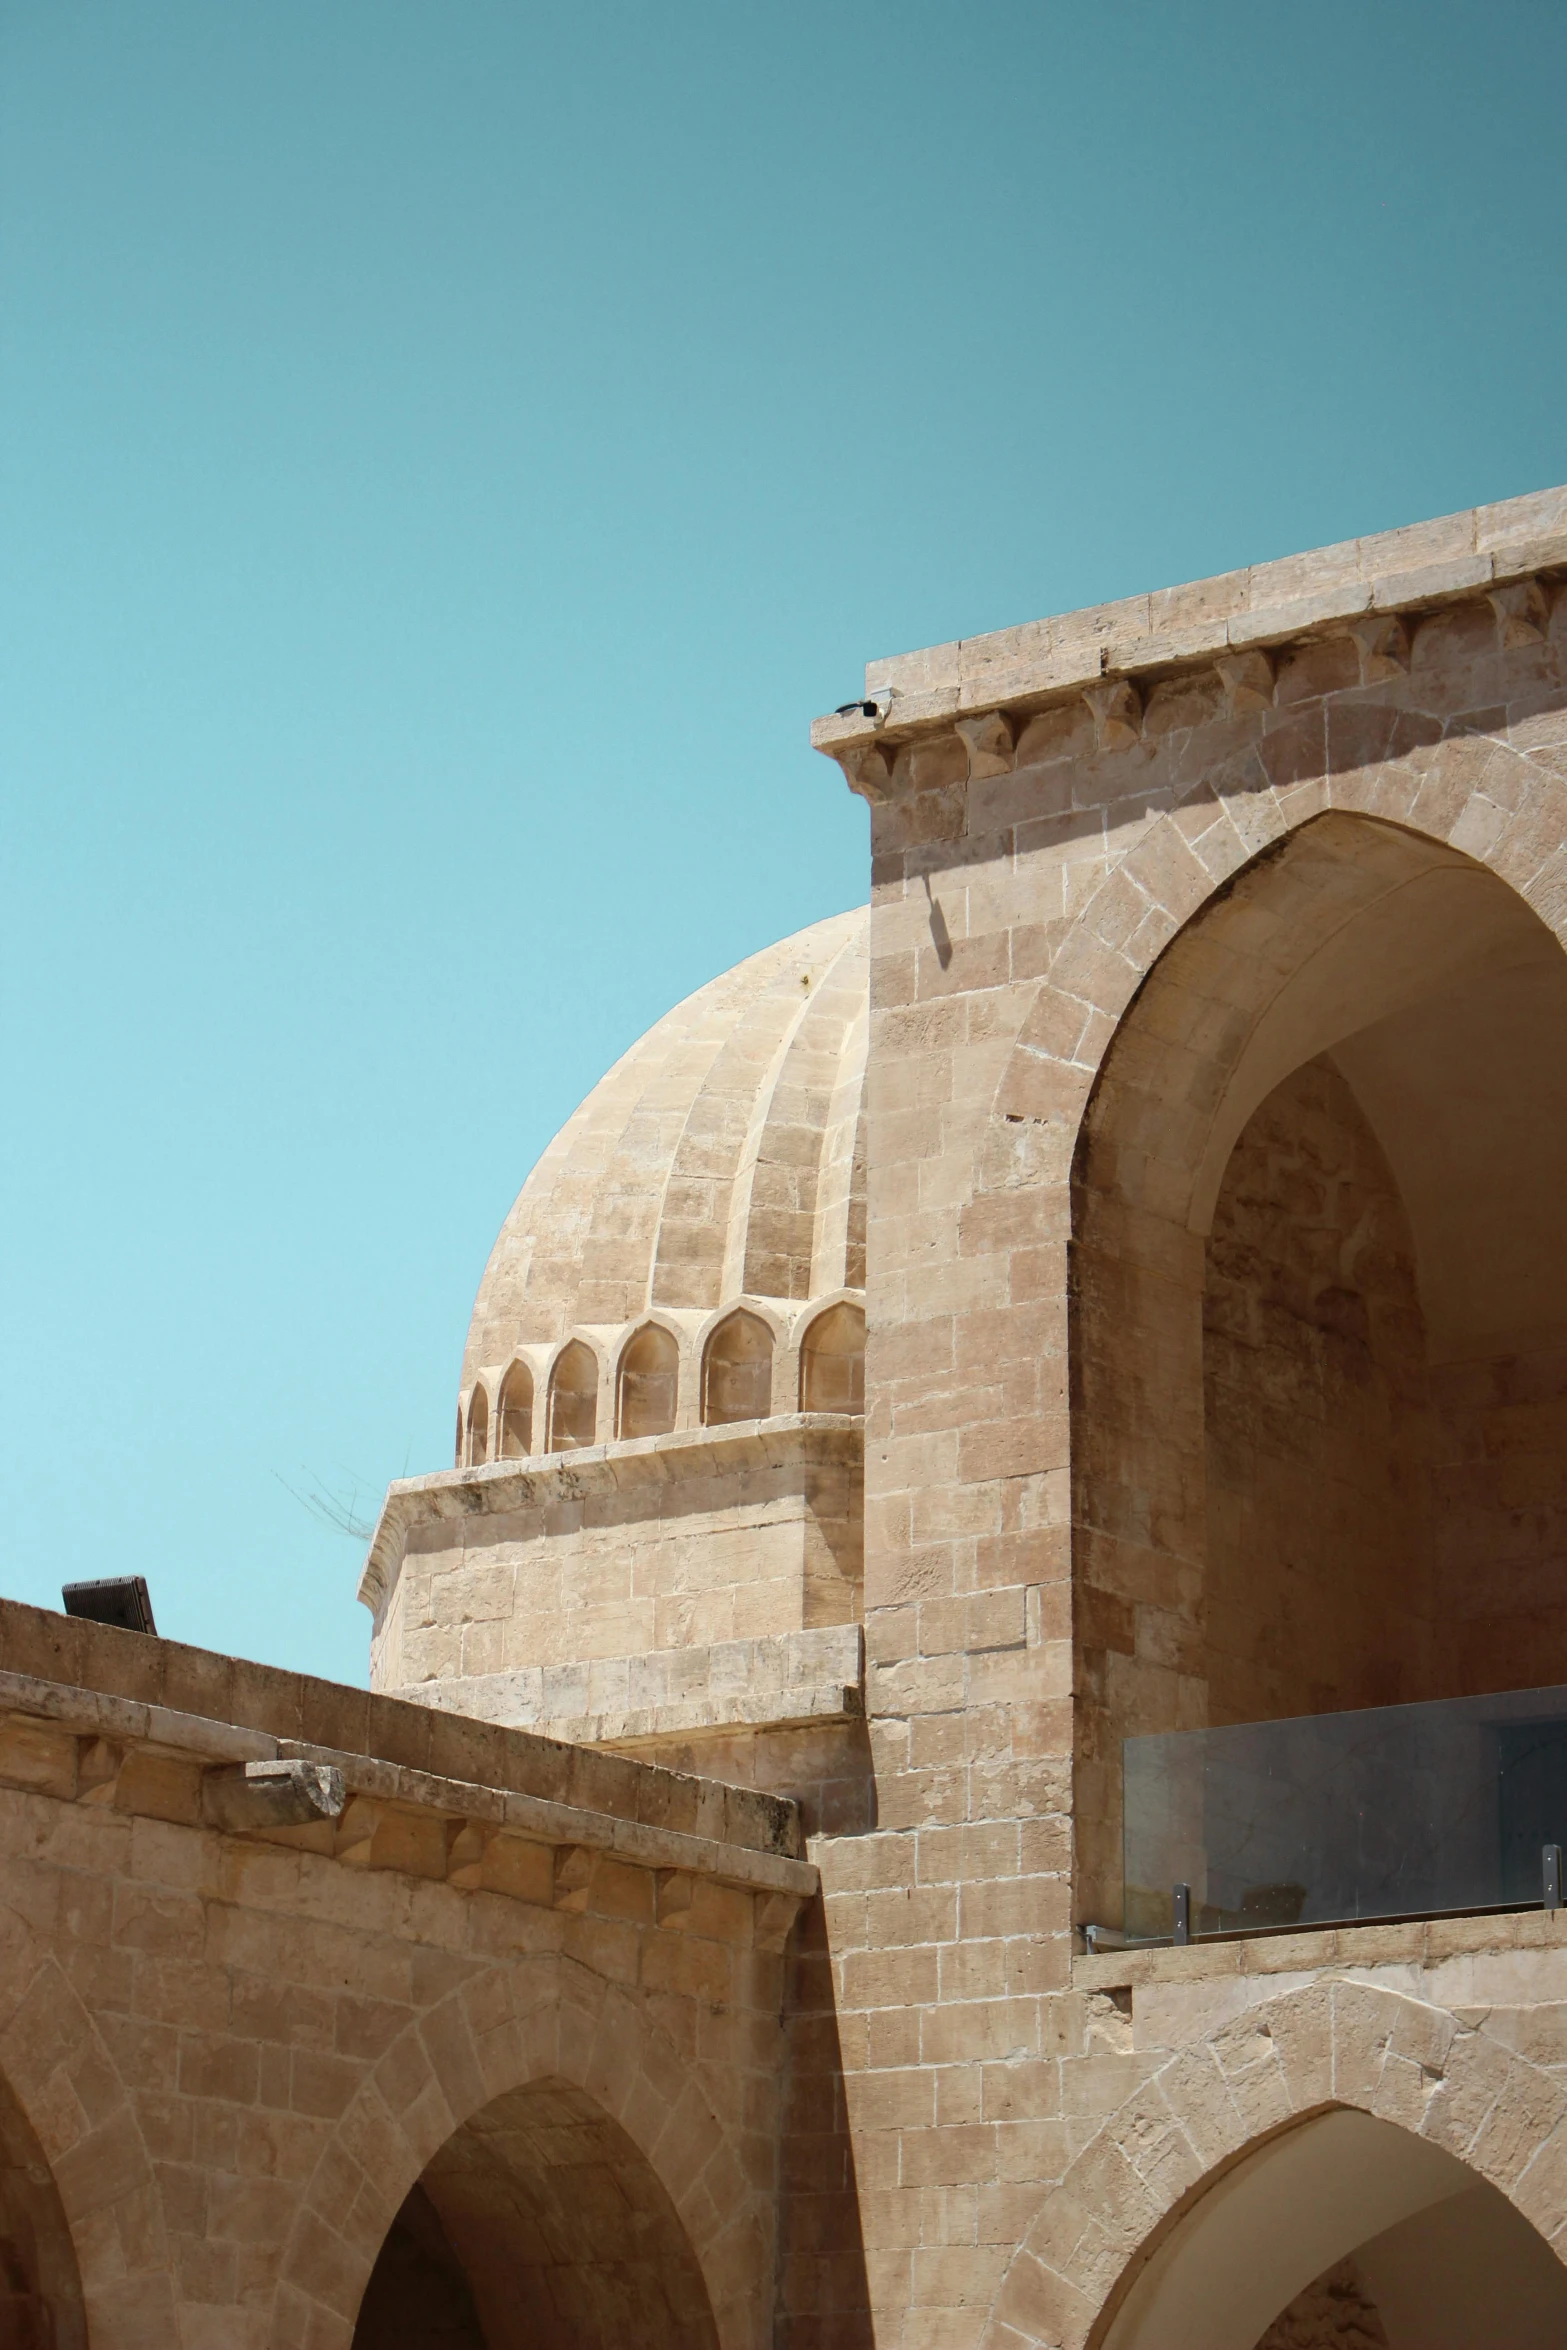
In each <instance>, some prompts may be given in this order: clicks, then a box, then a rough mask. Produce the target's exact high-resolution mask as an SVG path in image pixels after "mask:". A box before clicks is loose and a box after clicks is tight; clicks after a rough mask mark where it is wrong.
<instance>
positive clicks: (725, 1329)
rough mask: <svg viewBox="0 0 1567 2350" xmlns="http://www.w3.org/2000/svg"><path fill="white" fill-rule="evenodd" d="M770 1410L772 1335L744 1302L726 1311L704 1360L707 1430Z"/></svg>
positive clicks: (763, 1415) (764, 1414)
mask: <svg viewBox="0 0 1567 2350" xmlns="http://www.w3.org/2000/svg"><path fill="white" fill-rule="evenodd" d="M772 1408H773V1334H772V1332H771V1331H770V1330H769V1329H768V1327H767V1324H766V1323H765V1322H764V1321H763V1320H762V1317H761V1315H760V1314H751V1313H747V1311H746V1310H745V1308H744V1307H743V1306H741V1307H739V1308H737V1310H736V1311H735V1312H734V1313H732V1314H727V1315H726V1316H725V1317H724V1319H723V1321H721V1322H720V1323H719V1325H718V1327H717V1329H716V1330H715V1331H714V1332H713V1335H712V1337H711V1338H710V1339H709V1340H708V1342H707V1351H706V1353H705V1355H704V1356H703V1358H702V1419H703V1423H704V1425H705V1426H707V1427H709V1428H722V1427H725V1426H728V1425H730V1424H731V1423H733V1422H734V1421H736V1420H765V1419H766V1418H767V1417H768V1416H769V1414H770V1413H771V1411H772Z"/></svg>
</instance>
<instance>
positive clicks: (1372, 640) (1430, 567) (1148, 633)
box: [811, 488, 1567, 802]
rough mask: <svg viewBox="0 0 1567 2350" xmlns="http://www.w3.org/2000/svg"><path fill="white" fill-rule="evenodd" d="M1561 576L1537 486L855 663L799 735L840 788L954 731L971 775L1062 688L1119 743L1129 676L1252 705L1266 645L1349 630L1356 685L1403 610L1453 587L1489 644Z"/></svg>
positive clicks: (1507, 642) (1566, 496)
mask: <svg viewBox="0 0 1567 2350" xmlns="http://www.w3.org/2000/svg"><path fill="white" fill-rule="evenodd" d="M1553 574H1555V575H1557V576H1556V577H1552V576H1551V575H1553ZM1563 576H1567V488H1561V489H1553V490H1542V491H1539V492H1537V493H1535V494H1534V495H1532V496H1529V497H1523V498H1510V499H1507V500H1504V501H1503V502H1502V503H1500V504H1497V505H1492V506H1476V507H1473V508H1470V509H1469V510H1468V511H1467V512H1464V513H1461V514H1453V515H1448V516H1445V517H1444V518H1442V519H1441V520H1440V521H1436V522H1429V523H1418V524H1415V525H1413V526H1411V527H1410V528H1409V529H1406V530H1393V531H1384V532H1382V533H1380V534H1379V535H1377V536H1375V537H1372V538H1364V539H1351V540H1347V541H1345V542H1344V543H1343V544H1342V545H1339V546H1334V547H1324V548H1320V549H1318V550H1317V551H1316V552H1315V553H1312V554H1307V555H1298V556H1289V557H1287V558H1285V559H1284V560H1283V561H1280V562H1275V563H1259V564H1254V565H1253V566H1251V568H1250V569H1248V570H1245V571H1234V572H1229V573H1226V574H1224V575H1222V576H1221V577H1219V578H1216V579H1207V580H1198V581H1196V582H1194V583H1193V584H1192V585H1190V586H1187V587H1177V588H1168V589H1163V590H1161V591H1159V592H1157V593H1155V594H1151V595H1145V596H1130V597H1127V598H1125V599H1124V600H1123V601H1122V602H1120V603H1115V604H1106V605H1100V606H1097V607H1094V608H1092V609H1090V610H1087V611H1082V612H1071V613H1065V614H1062V615H1059V616H1058V617H1056V618H1054V619H1050V620H1041V621H1035V622H1032V623H1030V624H1028V625H1027V626H1025V627H1021V628H1012V629H1002V630H999V631H997V632H995V633H994V634H993V635H990V636H982V637H971V638H965V639H962V640H960V641H958V642H956V643H953V644H947V645H938V646H935V647H933V648H932V649H930V650H928V651H925V652H920V653H909V654H904V655H900V656H898V657H897V658H896V659H893V660H887V661H880V662H872V663H871V664H869V666H868V667H867V670H866V682H865V697H864V700H863V701H862V702H855V703H851V704H848V705H846V706H845V707H844V709H842V710H840V711H834V712H833V713H832V714H831V715H830V716H828V717H825V718H818V719H817V720H816V722H815V724H814V725H813V726H812V728H811V741H812V744H813V746H814V747H815V748H816V749H817V750H819V751H822V752H823V753H825V754H826V756H827V757H829V758H832V759H836V760H837V761H838V762H839V764H840V765H841V766H842V768H843V770H844V774H845V776H846V778H847V780H848V782H849V786H850V788H851V790H853V791H856V792H858V793H859V794H860V795H861V796H862V797H863V798H865V799H868V800H871V801H873V802H878V801H884V800H888V799H891V798H892V797H893V796H894V790H895V787H894V772H895V769H896V767H897V764H898V762H897V753H898V750H899V748H900V747H901V746H903V745H906V744H910V743H914V742H916V741H918V740H920V739H922V738H928V737H930V736H932V735H937V734H941V733H947V734H955V735H956V737H957V739H958V741H959V742H960V743H961V744H962V745H963V748H964V750H965V752H966V754H967V759H968V770H969V774H970V776H971V777H977V776H983V775H993V774H1000V773H1005V772H1006V770H1007V768H1008V767H1009V766H1010V764H1011V750H1012V746H1013V745H1014V744H1015V743H1016V740H1017V737H1018V734H1019V732H1020V731H1021V722H1022V721H1023V720H1025V719H1026V718H1027V717H1028V716H1030V715H1031V714H1032V713H1033V712H1035V711H1037V710H1041V709H1044V708H1047V707H1048V706H1050V705H1051V704H1052V703H1060V702H1064V701H1068V700H1071V699H1074V698H1079V697H1080V698H1081V699H1083V700H1085V701H1086V702H1087V703H1088V705H1089V707H1090V709H1091V710H1092V712H1093V716H1094V727H1095V741H1096V747H1097V748H1099V749H1101V750H1105V749H1115V748H1118V747H1124V746H1126V745H1127V744H1129V743H1131V742H1132V741H1134V740H1136V738H1137V735H1138V732H1139V728H1140V712H1141V701H1142V695H1143V692H1144V690H1145V686H1144V684H1143V683H1140V682H1139V681H1146V682H1147V683H1152V682H1153V681H1154V680H1155V679H1156V678H1159V677H1164V676H1169V675H1172V674H1176V673H1178V672H1180V671H1181V670H1185V669H1198V668H1207V669H1210V670H1213V669H1216V670H1217V672H1218V675H1219V678H1220V681H1221V684H1222V687H1223V690H1224V697H1225V706H1226V709H1227V710H1228V712H1229V713H1230V714H1231V715H1236V714H1238V713H1240V712H1243V711H1245V710H1248V709H1260V708H1263V707H1266V706H1268V705H1269V704H1271V702H1272V699H1273V677H1274V672H1275V669H1276V667H1277V659H1278V655H1279V654H1280V653H1281V652H1282V651H1283V649H1284V648H1286V647H1288V646H1291V645H1293V644H1295V643H1297V642H1298V641H1300V640H1304V639H1311V638H1320V637H1324V636H1330V635H1331V636H1346V635H1347V636H1350V637H1352V638H1353V639H1354V641H1355V644H1356V646H1357V648H1358V651H1359V656H1360V673H1361V682H1362V684H1371V683H1374V682H1375V681H1377V680H1379V679H1382V678H1388V677H1392V676H1395V675H1397V674H1399V673H1400V672H1401V671H1403V670H1406V669H1407V668H1408V665H1409V641H1410V629H1409V625H1408V621H1409V619H1410V618H1411V617H1412V616H1415V615H1419V614H1423V613H1427V612H1431V611H1435V610H1438V609H1440V608H1441V607H1442V606H1443V605H1446V604H1453V603H1458V602H1461V601H1464V600H1466V599H1473V598H1476V597H1480V596H1485V597H1487V598H1489V601H1490V604H1491V608H1492V610H1493V612H1494V613H1495V616H1496V623H1497V629H1498V634H1499V637H1500V640H1501V642H1502V644H1503V645H1504V646H1505V647H1508V648H1524V647H1528V646H1530V645H1534V644H1538V643H1539V642H1540V641H1542V639H1543V637H1544V635H1545V631H1546V627H1547V624H1548V622H1549V617H1550V610H1551V604H1552V601H1553V599H1554V596H1555V594H1556V592H1557V587H1558V584H1559V580H1560V578H1561V577H1563ZM904 764H905V767H906V765H907V762H905V763H904Z"/></svg>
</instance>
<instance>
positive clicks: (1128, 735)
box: [1083, 677, 1143, 751]
mask: <svg viewBox="0 0 1567 2350" xmlns="http://www.w3.org/2000/svg"><path fill="white" fill-rule="evenodd" d="M1083 699H1084V701H1085V702H1086V703H1087V704H1088V707H1089V708H1090V710H1092V712H1093V714H1094V749H1095V750H1096V751H1125V750H1129V749H1130V748H1131V746H1132V744H1133V743H1135V742H1136V741H1137V740H1138V739H1139V737H1140V736H1141V734H1142V731H1143V698H1142V695H1141V694H1140V693H1139V692H1138V690H1137V688H1136V686H1135V685H1133V683H1132V681H1131V679H1130V678H1127V677H1117V678H1112V679H1111V680H1110V681H1109V682H1108V683H1107V684H1105V685H1085V686H1084V688H1083Z"/></svg>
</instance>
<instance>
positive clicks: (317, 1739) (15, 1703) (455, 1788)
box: [0, 1601, 815, 1892]
mask: <svg viewBox="0 0 1567 2350" xmlns="http://www.w3.org/2000/svg"><path fill="white" fill-rule="evenodd" d="M0 1657H3V1658H4V1660H5V1665H6V1667H7V1670H5V1671H4V1672H3V1673H0V1716H4V1717H8V1718H10V1719H12V1720H15V1719H16V1718H17V1717H21V1718H22V1719H23V1721H24V1722H26V1721H31V1722H33V1723H36V1724H38V1725H39V1726H40V1728H41V1729H42V1730H47V1729H48V1727H49V1726H50V1725H52V1724H58V1725H59V1727H60V1729H61V1730H63V1731H67V1732H68V1733H69V1734H70V1736H71V1737H72V1738H74V1739H81V1738H86V1739H88V1740H91V1741H96V1742H97V1743H98V1744H99V1745H100V1746H101V1747H102V1748H103V1749H104V1754H103V1756H102V1758H100V1759H101V1767H102V1769H103V1771H104V1772H105V1773H106V1774H107V1773H109V1771H110V1770H111V1765H112V1769H113V1771H115V1772H117V1771H118V1769H119V1767H120V1766H119V1763H118V1762H115V1761H113V1760H112V1756H111V1755H110V1752H109V1750H110V1749H112V1748H121V1749H123V1748H125V1747H129V1746H132V1745H134V1746H138V1747H140V1746H147V1747H151V1748H154V1749H157V1750H158V1751H159V1752H166V1753H168V1754H171V1755H177V1756H178V1755H184V1756H188V1757H190V1758H191V1762H192V1764H193V1766H199V1765H200V1764H203V1763H225V1764H232V1763H236V1762H247V1761H253V1760H255V1761H259V1760H269V1759H273V1758H284V1757H288V1756H300V1757H303V1758H306V1759H309V1760H312V1761H317V1762H322V1763H328V1764H331V1765H332V1766H334V1767H335V1768H337V1769H338V1770H340V1771H341V1772H342V1774H343V1779H344V1783H345V1786H346V1787H347V1789H348V1790H349V1793H350V1795H351V1796H354V1795H358V1796H362V1797H365V1798H370V1799H377V1800H381V1801H384V1802H391V1803H395V1804H399V1805H408V1806H412V1807H414V1808H421V1809H428V1810H435V1811H440V1812H444V1813H446V1814H448V1815H450V1816H451V1817H452V1818H453V1819H454V1820H462V1819H473V1820H476V1821H478V1820H488V1821H491V1822H493V1823H495V1824H505V1825H507V1826H510V1827H512V1828H515V1829H517V1830H519V1831H522V1830H526V1832H528V1833H530V1834H534V1835H536V1836H538V1837H539V1838H540V1839H541V1840H543V1841H547V1842H559V1843H567V1842H574V1843H579V1844H584V1845H592V1846H594V1847H595V1848H602V1849H604V1850H613V1851H615V1852H617V1853H622V1852H623V1853H624V1854H625V1855H626V1856H628V1857H636V1858H638V1859H640V1860H642V1861H643V1862H644V1864H645V1865H647V1866H650V1867H670V1866H680V1867H685V1868H694V1867H698V1866H701V1867H702V1868H704V1869H705V1870H706V1871H708V1873H713V1874H717V1873H720V1859H721V1856H722V1855H724V1854H728V1855H729V1856H730V1857H729V1859H728V1860H727V1861H726V1862H724V1863H723V1868H724V1869H725V1870H727V1871H728V1872H729V1881H731V1882H740V1881H745V1882H751V1881H752V1879H753V1877H754V1878H755V1881H756V1882H758V1883H761V1882H764V1881H765V1882H766V1883H768V1884H769V1885H771V1884H772V1883H774V1882H775V1881H776V1882H777V1883H779V1884H780V1885H781V1884H782V1883H783V1882H784V1879H782V1878H777V1876H776V1871H777V1868H778V1866H783V1867H784V1868H785V1872H786V1876H788V1882H789V1883H790V1884H791V1885H794V1882H795V1880H794V1877H793V1876H792V1875H789V1874H788V1872H789V1871H792V1870H803V1873H802V1874H801V1876H800V1881H799V1884H798V1885H797V1886H796V1887H795V1889H796V1890H798V1891H801V1892H804V1891H808V1890H809V1888H810V1885H812V1884H814V1882H815V1878H814V1872H812V1871H810V1870H809V1869H804V1868H803V1863H802V1862H801V1859H800V1855H801V1853H802V1849H803V1846H802V1837H801V1830H800V1823H799V1815H798V1812H797V1810H796V1807H795V1806H794V1805H793V1804H792V1803H790V1802H789V1801H788V1800H787V1799H785V1798H783V1797H779V1796H773V1795H763V1794H758V1793H755V1792H753V1791H751V1790H749V1789H746V1788H735V1787H724V1786H721V1785H719V1784H718V1783H716V1782H715V1781H711V1780H706V1779H698V1778H695V1777H692V1776H690V1775H689V1774H686V1773H682V1772H675V1771H669V1770H664V1769H661V1768H659V1767H658V1766H657V1765H655V1764H651V1763H646V1762H641V1761H637V1760H634V1759H632V1758H630V1757H626V1756H620V1755H610V1754H598V1753H592V1752H589V1751H587V1750H585V1749H583V1748H581V1747H574V1746H567V1745H563V1744H561V1743H559V1742H558V1741H556V1740H553V1739H549V1738H543V1737H539V1736H537V1735H534V1734H533V1733H530V1732H528V1731H524V1730H517V1729H510V1728H507V1727H504V1726H503V1725H501V1724H499V1723H496V1722H478V1721H472V1720H468V1719H464V1718H462V1717H460V1716H458V1715H455V1714H451V1713H442V1712H438V1711H436V1709H435V1708H434V1707H432V1706H428V1705H410V1704H407V1703H404V1702H403V1701H401V1700H400V1699H397V1698H390V1697H379V1696H372V1695H371V1694H370V1693H369V1691H367V1690H355V1689H346V1688H342V1687H339V1686H337V1685H336V1684H334V1683H332V1682H328V1681H314V1680H311V1679H310V1678H309V1677H308V1676H306V1675H303V1674H295V1673H287V1672H280V1671H278V1670H276V1669H275V1668H273V1667H270V1666H267V1665H255V1664H249V1663H246V1662H245V1661H244V1660H242V1659H240V1658H235V1657H225V1656H217V1655H213V1654H212V1653H210V1652H209V1651H207V1650H205V1649H197V1648H186V1647H184V1646H183V1645H182V1644H181V1643H179V1642H178V1641H173V1640H161V1639H158V1638H156V1637H152V1636H149V1635H147V1634H144V1633H137V1632H120V1631H116V1630H113V1629H112V1628H110V1627H108V1626H104V1625H99V1624H89V1623H84V1622H81V1621H78V1620H76V1619H74V1618H71V1617H67V1616H56V1615H53V1614H51V1613H50V1612H49V1611H47V1610H45V1609H43V1608H31V1607H25V1606H23V1605H22V1604H21V1603H19V1602H16V1601H5V1602H0ZM13 1745H14V1746H15V1748H16V1751H17V1752H18V1753H20V1752H22V1750H23V1749H24V1748H25V1747H26V1745H27V1740H26V1738H25V1736H24V1737H22V1738H21V1739H20V1740H16V1739H13ZM89 1767H98V1766H97V1765H90V1766H89ZM29 1768H31V1766H29ZM38 1768H39V1770H41V1771H43V1772H44V1775H45V1783H46V1784H47V1785H48V1787H49V1789H50V1791H51V1792H57V1793H60V1794H63V1795H65V1796H66V1797H67V1799H74V1798H76V1797H77V1796H79V1795H80V1793H81V1791H82V1790H81V1787H80V1785H79V1783H78V1780H77V1779H76V1777H75V1776H72V1777H71V1779H70V1785H69V1787H67V1786H66V1784H65V1779H64V1777H63V1776H61V1775H60V1774H63V1773H66V1772H67V1771H68V1770H69V1771H70V1772H74V1771H75V1769H76V1762H75V1761H74V1760H72V1759H71V1758H68V1757H67V1756H66V1755H65V1754H64V1751H63V1749H62V1751H61V1753H60V1754H59V1756H58V1757H53V1758H51V1759H49V1760H48V1761H47V1763H46V1762H43V1761H41V1762H40V1763H39V1764H38ZM6 1775H7V1774H6V1773H5V1771H4V1768H3V1766H0V1778H3V1777H4V1776H6ZM24 1781H25V1774H24ZM57 1781H58V1783H57ZM197 1792H198V1790H197V1788H196V1783H195V1781H194V1780H192V1785H191V1789H190V1790H189V1793H190V1795H191V1798H192V1800H194V1798H195V1795H196V1793H197ZM179 1800H180V1801H181V1802H182V1803H183V1801H184V1800H185V1798H184V1796H183V1795H181V1797H180V1799H179ZM352 1808H353V1807H352V1804H350V1807H349V1809H350V1812H351V1811H352ZM195 1816H199V1804H198V1805H197V1810H196V1812H195V1813H194V1814H193V1817H195ZM302 1833H304V1834H306V1835H314V1834H315V1833H316V1831H315V1830H313V1829H312V1830H306V1831H302ZM676 1846H678V1847H679V1848H680V1850H681V1852H682V1853H683V1854H684V1855H685V1857H684V1858H683V1859H681V1860H679V1861H678V1862H677V1861H676V1860H674V1859H672V1858H671V1857H670V1854H671V1852H672V1851H673V1850H674V1848H675V1847H676ZM666 1847H667V1849H666ZM753 1863H765V1864H766V1865H765V1866H763V1868H762V1871H761V1875H760V1877H756V1876H755V1869H754V1866H753ZM735 1870H738V1871H739V1872H740V1875H739V1877H736V1876H734V1874H733V1872H734V1871H735Z"/></svg>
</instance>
